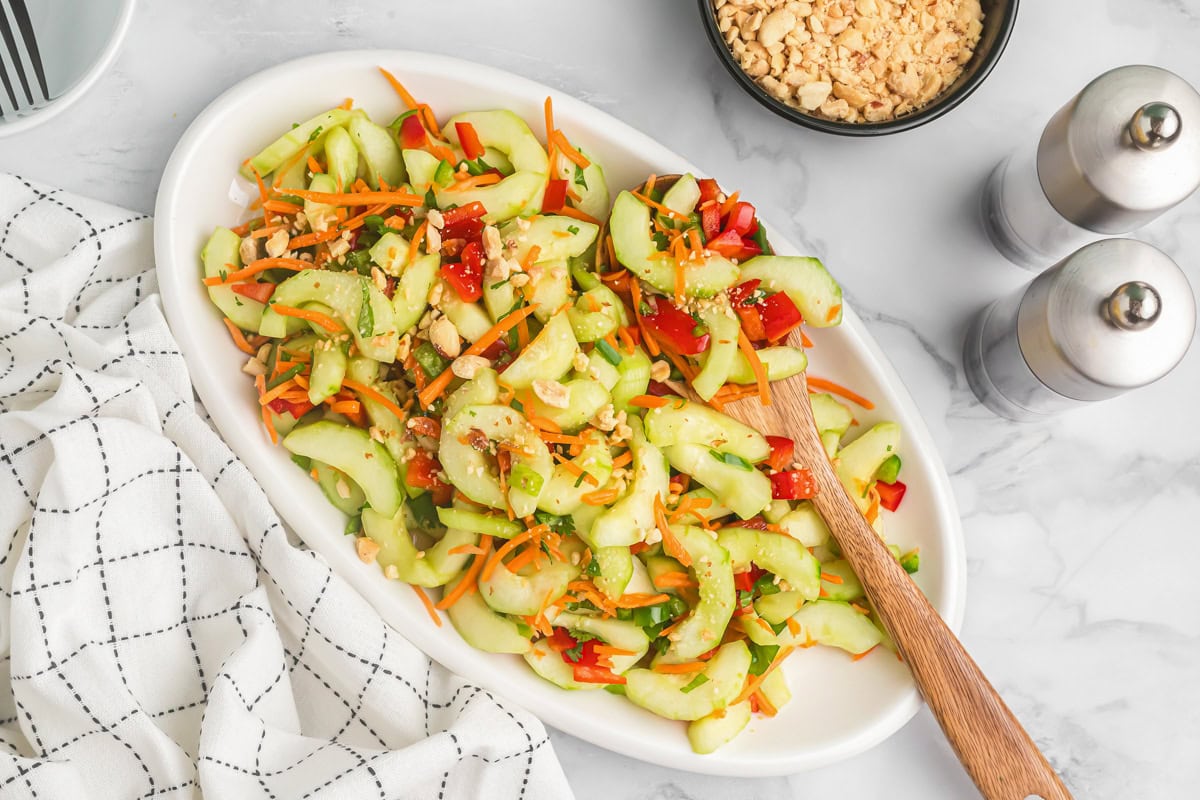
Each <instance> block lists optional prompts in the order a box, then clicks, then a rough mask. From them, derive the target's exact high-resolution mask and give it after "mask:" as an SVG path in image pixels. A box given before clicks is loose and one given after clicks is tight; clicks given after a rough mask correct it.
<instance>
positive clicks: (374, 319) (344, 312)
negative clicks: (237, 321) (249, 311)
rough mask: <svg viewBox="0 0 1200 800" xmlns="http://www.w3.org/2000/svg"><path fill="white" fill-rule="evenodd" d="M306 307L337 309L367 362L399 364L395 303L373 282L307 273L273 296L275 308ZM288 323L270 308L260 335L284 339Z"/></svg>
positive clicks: (352, 276) (350, 275)
mask: <svg viewBox="0 0 1200 800" xmlns="http://www.w3.org/2000/svg"><path fill="white" fill-rule="evenodd" d="M364 299H365V300H367V301H368V303H369V310H367V311H364V310H363V300H364ZM306 303H323V304H325V305H327V306H329V307H330V308H331V309H333V311H334V313H335V314H336V315H337V317H338V319H339V320H340V321H341V323H342V325H344V326H345V328H346V329H347V330H348V331H349V332H350V333H351V334H352V335H353V336H354V343H355V344H356V345H357V346H358V350H359V352H360V353H362V354H363V355H364V356H366V357H367V358H371V359H374V360H375V361H381V362H384V363H391V362H393V361H395V360H396V346H397V344H398V343H399V341H400V337H399V335H397V333H396V326H395V314H394V313H393V311H392V303H391V301H390V300H388V298H387V295H385V294H384V293H383V292H381V291H379V289H377V288H376V287H375V284H373V283H371V280H370V279H369V278H364V277H362V276H361V275H358V274H357V273H353V272H333V271H331V270H325V269H322V270H315V269H306V270H303V271H302V272H298V273H296V274H295V275H293V276H292V277H290V278H288V279H287V280H286V281H284V282H283V283H281V284H279V286H278V287H277V288H276V289H275V293H274V294H273V295H271V304H272V305H274V304H282V305H286V306H293V307H295V306H302V305H304V304H306ZM287 320H288V317H285V316H283V315H282V314H277V313H275V311H273V310H272V309H271V308H270V307H268V308H267V310H266V311H265V312H263V316H262V323H261V324H260V326H259V332H260V333H262V334H263V335H264V336H270V337H273V338H281V337H283V336H285V335H286V334H287V330H288V324H287ZM364 332H365V333H366V335H364Z"/></svg>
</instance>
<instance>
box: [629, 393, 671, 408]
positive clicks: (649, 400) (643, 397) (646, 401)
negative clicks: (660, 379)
mask: <svg viewBox="0 0 1200 800" xmlns="http://www.w3.org/2000/svg"><path fill="white" fill-rule="evenodd" d="M670 404H671V401H670V400H668V399H667V398H665V397H656V396H655V395H652V394H639V395H637V396H636V397H633V398H631V399H630V401H629V405H631V406H636V407H638V408H662V407H663V406H666V405H670Z"/></svg>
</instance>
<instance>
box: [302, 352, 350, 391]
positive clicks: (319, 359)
mask: <svg viewBox="0 0 1200 800" xmlns="http://www.w3.org/2000/svg"><path fill="white" fill-rule="evenodd" d="M348 362H349V358H348V357H347V356H346V351H345V349H343V348H342V346H341V345H339V344H337V343H336V342H325V346H324V347H321V346H318V347H314V348H313V354H312V373H311V374H310V375H309V377H308V402H310V403H312V404H313V405H314V406H319V405H321V403H324V402H325V398H327V397H333V396H334V395H335V394H337V393H338V392H340V391H341V389H342V380H343V379H344V378H345V377H346V365H347V363H348Z"/></svg>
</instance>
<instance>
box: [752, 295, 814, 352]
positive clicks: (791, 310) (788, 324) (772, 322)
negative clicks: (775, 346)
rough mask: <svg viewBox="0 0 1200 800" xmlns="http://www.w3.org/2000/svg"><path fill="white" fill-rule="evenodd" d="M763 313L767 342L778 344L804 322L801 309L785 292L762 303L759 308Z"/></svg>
mask: <svg viewBox="0 0 1200 800" xmlns="http://www.w3.org/2000/svg"><path fill="white" fill-rule="evenodd" d="M759 308H760V309H761V312H762V323H763V331H764V332H765V333H766V335H767V340H768V341H772V342H777V341H779V340H780V339H782V338H783V337H785V336H787V335H788V334H789V333H791V332H792V330H793V329H794V328H797V327H799V326H800V323H802V322H804V317H802V316H801V315H800V309H798V308H796V304H795V303H793V302H792V298H790V297H788V296H787V294H786V293H784V292H776V293H775V294H773V295H771V296H770V297H767V298H766V299H764V300H763V301H762V304H761V305H760V306H759Z"/></svg>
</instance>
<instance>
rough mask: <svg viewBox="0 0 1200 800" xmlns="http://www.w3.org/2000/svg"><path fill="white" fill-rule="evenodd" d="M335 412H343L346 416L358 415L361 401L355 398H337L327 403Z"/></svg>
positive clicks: (360, 409)
mask: <svg viewBox="0 0 1200 800" xmlns="http://www.w3.org/2000/svg"><path fill="white" fill-rule="evenodd" d="M329 408H330V410H332V411H333V412H334V413H335V414H345V415H346V416H348V417H353V416H356V415H358V414H359V413H360V412H361V411H362V403H360V402H358V401H357V400H337V401H335V402H333V403H330V404H329Z"/></svg>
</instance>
